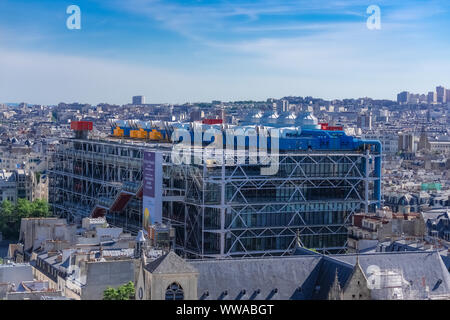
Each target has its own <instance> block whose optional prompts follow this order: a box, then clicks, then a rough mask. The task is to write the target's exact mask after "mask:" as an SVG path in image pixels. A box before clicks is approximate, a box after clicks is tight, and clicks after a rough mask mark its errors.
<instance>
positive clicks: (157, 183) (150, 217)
mask: <svg viewBox="0 0 450 320" xmlns="http://www.w3.org/2000/svg"><path fill="white" fill-rule="evenodd" d="M143 188H144V190H143V197H142V208H143V210H142V211H143V223H142V225H143V227H144V229H145V230H148V227H149V226H150V225H152V224H155V223H162V154H161V153H159V152H144V170H143Z"/></svg>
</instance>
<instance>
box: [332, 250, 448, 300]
mask: <svg viewBox="0 0 450 320" xmlns="http://www.w3.org/2000/svg"><path fill="white" fill-rule="evenodd" d="M331 258H332V259H335V260H338V261H342V262H345V263H348V264H350V265H352V266H354V265H355V263H356V255H354V254H347V255H334V256H331ZM359 263H360V265H361V268H362V270H363V272H364V273H365V274H366V271H367V268H368V267H369V266H371V265H376V266H379V267H380V269H381V270H387V269H397V270H401V271H402V273H403V277H404V278H405V280H406V281H408V282H409V283H410V284H411V289H412V290H414V291H417V292H421V293H423V292H424V291H425V286H428V287H429V290H430V291H429V292H430V295H438V294H450V274H449V272H448V270H447V267H446V266H445V264H444V262H443V261H442V258H441V256H440V255H439V253H438V252H437V251H406V252H383V253H369V254H360V255H359ZM366 276H367V274H366Z"/></svg>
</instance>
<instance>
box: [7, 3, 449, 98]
mask: <svg viewBox="0 0 450 320" xmlns="http://www.w3.org/2000/svg"><path fill="white" fill-rule="evenodd" d="M72 4H75V5H78V6H79V7H80V9H81V30H68V29H67V28H66V20H67V18H68V17H69V15H68V14H66V8H67V7H68V6H69V5H72ZM370 5H378V6H379V7H380V8H381V30H369V29H367V27H366V21H367V18H368V17H369V15H368V14H367V13H366V9H367V7H368V6H370ZM449 27H450V4H449V3H448V1H424V0H421V1H419V0H415V1H414V0H413V1H400V0H390V1H378V0H371V1H360V0H348V1H344V0H324V1H313V0H309V1H304V0H297V1H291V0H244V1H234V0H228V1H224V0H211V1H202V0H189V1H181V0H174V1H163V0H127V1H125V0H109V1H105V0H103V1H100V0H92V1H75V0H73V1H54V0H53V1H49V0H44V1H42V0H40V1H37V0H0V102H20V101H26V102H29V103H41V104H55V103H58V102H60V101H66V102H72V101H79V102H87V103H93V104H96V103H100V102H110V103H119V104H122V103H127V102H129V101H130V99H131V96H132V95H137V94H142V95H145V96H146V97H147V101H149V102H151V103H164V102H167V103H183V102H195V101H210V100H213V99H218V100H224V101H228V100H240V99H258V100H259V99H266V98H268V97H275V98H280V97H283V96H287V95H299V96H308V95H311V96H316V97H323V98H327V99H333V98H352V97H353V98H357V97H364V96H369V97H373V98H388V99H394V98H395V95H396V93H397V92H399V91H402V90H410V91H413V92H420V93H426V92H427V91H430V90H432V89H433V88H434V87H435V86H436V85H444V86H447V87H450V83H449V82H450V81H449V75H450V58H449V57H450V39H449V36H448V34H449V32H448V30H450V28H449Z"/></svg>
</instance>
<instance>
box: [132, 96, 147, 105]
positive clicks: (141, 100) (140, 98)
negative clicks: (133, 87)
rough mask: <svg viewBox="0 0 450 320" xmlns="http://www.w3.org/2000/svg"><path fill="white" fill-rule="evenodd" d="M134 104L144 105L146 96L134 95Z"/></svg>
mask: <svg viewBox="0 0 450 320" xmlns="http://www.w3.org/2000/svg"><path fill="white" fill-rule="evenodd" d="M132 104H133V105H143V104H145V97H144V96H134V97H133V99H132Z"/></svg>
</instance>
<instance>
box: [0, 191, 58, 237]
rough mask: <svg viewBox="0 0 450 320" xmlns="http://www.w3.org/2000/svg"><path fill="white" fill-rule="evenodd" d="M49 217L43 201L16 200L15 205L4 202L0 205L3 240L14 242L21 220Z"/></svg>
mask: <svg viewBox="0 0 450 320" xmlns="http://www.w3.org/2000/svg"><path fill="white" fill-rule="evenodd" d="M49 215H50V209H49V206H48V203H47V202H46V201H44V200H35V201H33V202H30V201H28V200H26V199H18V200H17V204H16V205H14V204H12V203H11V202H10V201H8V200H5V201H3V202H2V203H1V205H0V232H1V233H2V234H3V237H4V238H5V239H11V240H13V239H14V240H16V239H17V238H18V236H19V231H20V222H21V220H22V218H30V217H33V218H40V217H48V216H49Z"/></svg>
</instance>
